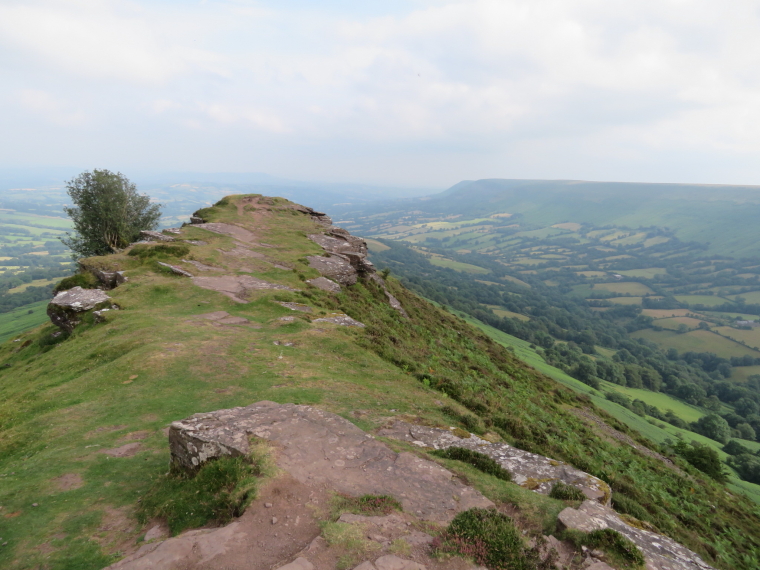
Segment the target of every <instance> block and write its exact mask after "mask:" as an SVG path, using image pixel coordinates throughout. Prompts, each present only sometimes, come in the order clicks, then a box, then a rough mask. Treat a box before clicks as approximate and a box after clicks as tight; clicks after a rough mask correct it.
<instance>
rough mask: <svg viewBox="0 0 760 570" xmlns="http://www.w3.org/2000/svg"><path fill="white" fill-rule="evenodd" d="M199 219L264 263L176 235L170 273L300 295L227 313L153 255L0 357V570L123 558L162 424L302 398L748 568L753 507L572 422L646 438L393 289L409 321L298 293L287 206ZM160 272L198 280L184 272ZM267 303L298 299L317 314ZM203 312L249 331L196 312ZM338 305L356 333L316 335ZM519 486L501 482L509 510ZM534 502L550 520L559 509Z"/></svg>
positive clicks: (136, 532) (726, 564)
mask: <svg viewBox="0 0 760 570" xmlns="http://www.w3.org/2000/svg"><path fill="white" fill-rule="evenodd" d="M203 216H204V217H206V218H207V219H210V220H211V221H217V222H231V223H236V224H238V225H241V226H243V227H245V228H247V229H249V230H250V231H251V232H253V234H254V235H255V240H254V241H253V242H251V244H250V247H249V249H250V250H253V251H255V252H256V253H257V254H258V256H257V257H249V256H245V255H243V254H240V249H239V248H235V244H234V240H233V239H232V238H231V237H228V236H225V235H220V234H217V233H212V232H209V231H206V230H203V229H200V228H196V227H187V228H185V229H184V230H183V234H182V236H181V237H182V238H183V239H190V240H202V241H203V242H205V245H189V248H190V252H189V254H186V255H185V257H184V259H190V260H194V261H197V262H202V263H203V264H206V265H208V266H212V267H215V268H220V269H219V271H218V273H224V274H227V275H240V274H248V275H254V276H256V277H257V278H260V279H264V280H266V281H269V282H272V283H276V284H280V285H286V286H289V287H292V288H295V289H299V290H300V291H298V292H288V291H274V290H260V291H255V292H252V293H250V296H249V299H248V300H249V302H248V303H245V304H240V303H235V302H233V301H232V300H230V299H229V298H227V297H226V296H224V295H222V294H220V293H216V292H213V291H208V290H205V289H201V288H199V287H197V286H195V285H194V284H193V283H192V281H191V280H189V279H187V278H185V277H179V276H176V275H173V274H172V273H171V272H170V271H167V270H166V269H165V268H163V267H162V266H160V265H158V264H157V263H156V261H157V260H159V259H162V256H165V255H167V254H165V253H157V254H156V256H154V257H151V256H143V257H142V258H141V257H139V256H129V255H126V254H120V255H115V256H109V257H107V258H99V259H95V260H91V261H90V263H91V264H99V265H101V266H107V267H109V268H116V267H118V268H120V269H122V270H124V271H125V272H126V274H127V276H128V277H129V282H128V283H126V284H124V285H122V286H120V287H118V288H117V289H114V290H112V291H111V292H109V294H110V295H111V297H112V298H113V301H114V302H115V303H117V304H118V305H119V306H120V307H121V310H119V311H110V312H108V313H106V315H107V320H106V322H105V323H102V324H97V325H93V324H85V325H82V326H80V327H79V328H77V329H76V330H75V332H74V333H73V334H72V335H71V336H70V337H68V338H65V337H64V336H63V335H61V336H59V337H57V338H55V337H52V334H51V333H53V332H54V330H55V329H54V328H53V327H52V326H51V325H45V326H43V327H40V328H38V329H35V330H33V331H30V332H28V333H25V334H24V335H23V336H22V342H19V343H14V342H6V343H5V344H3V345H0V481H1V482H2V484H1V485H0V506H1V507H2V509H0V536H2V541H3V542H5V541H7V542H8V544H7V545H6V546H3V547H2V549H0V567H2V568H12V569H22V568H42V567H44V568H50V569H64V568H71V569H74V568H76V569H86V568H93V569H94V568H99V567H101V566H103V565H105V564H106V563H108V562H110V561H112V560H114V558H117V557H119V556H120V555H121V554H122V553H124V552H127V551H129V550H130V549H133V548H134V545H135V541H136V540H137V539H139V537H140V536H141V532H140V528H139V526H138V524H137V522H136V518H135V515H134V513H135V507H136V505H137V504H138V501H139V499H140V496H141V495H144V494H145V493H146V491H147V490H148V489H149V488H150V485H151V482H152V480H153V479H155V478H156V477H158V476H159V475H161V474H162V473H164V472H165V471H166V465H167V460H168V449H167V444H166V437H165V435H164V432H163V430H164V428H165V427H166V426H167V424H168V423H169V422H171V421H173V420H177V419H180V418H183V417H186V416H188V415H190V414H192V413H196V412H202V411H210V410H214V409H219V408H226V407H232V406H238V405H247V404H250V403H252V402H255V401H258V400H262V399H268V400H273V401H277V402H283V403H284V402H296V403H303V404H315V405H317V406H320V407H323V408H325V409H328V410H330V411H333V412H336V413H338V414H341V415H343V416H344V417H346V418H348V419H350V420H351V421H354V422H355V423H357V424H358V425H359V426H360V427H362V428H363V429H368V430H372V429H374V428H376V427H378V426H380V425H382V424H383V423H384V422H386V421H387V420H388V418H389V417H392V416H394V415H403V416H405V417H406V418H407V419H416V421H421V422H426V423H430V424H433V425H454V424H458V425H460V426H462V427H464V428H466V429H469V430H470V431H473V432H478V433H482V432H485V431H490V432H492V433H495V434H498V435H499V436H501V437H502V438H503V439H505V440H506V441H508V442H510V443H513V444H515V445H517V446H519V447H522V448H524V449H528V450H531V451H535V452H538V453H542V454H546V455H548V456H551V457H555V458H557V459H561V460H564V461H567V462H569V463H571V464H573V465H575V466H577V467H579V468H581V469H584V470H586V471H588V472H590V473H592V474H594V475H596V476H598V477H600V478H602V479H604V480H605V481H607V482H608V483H609V484H610V486H611V487H612V490H613V493H614V495H613V497H614V498H613V501H614V504H615V506H616V508H617V509H618V510H620V511H623V512H628V513H629V514H631V515H633V516H636V517H638V518H641V519H645V520H646V521H648V522H649V523H651V524H653V525H655V526H656V527H658V528H659V529H660V530H661V531H662V532H663V533H665V534H668V535H670V536H672V537H673V538H675V539H676V540H679V541H680V542H682V543H684V544H686V545H687V546H688V547H689V548H691V549H693V550H695V551H697V552H698V553H700V555H702V556H703V557H704V558H705V559H706V560H708V561H710V562H711V563H712V564H714V565H715V566H717V567H720V568H726V569H728V568H742V569H747V570H749V569H750V568H756V567H758V564H760V539H759V538H757V537H758V536H760V517H759V516H758V514H757V512H756V510H755V508H754V507H753V506H751V505H748V504H747V503H746V501H745V500H744V499H743V498H741V497H735V496H734V495H732V494H730V493H727V492H726V490H725V488H723V487H721V486H718V485H716V484H715V483H713V482H712V481H710V480H706V479H704V477H703V476H702V475H701V474H700V473H699V472H696V471H694V470H691V469H690V468H686V467H684V468H685V469H687V470H688V471H689V472H690V473H691V475H690V477H689V478H685V477H683V476H681V475H679V474H678V473H676V472H675V471H673V470H671V469H669V468H668V467H666V466H665V465H664V464H663V463H662V462H660V461H658V460H656V459H653V458H651V457H647V456H644V455H642V454H640V453H638V452H636V451H634V450H633V448H631V447H630V446H627V445H624V444H621V443H619V442H616V441H613V440H611V439H608V438H606V437H605V436H603V435H601V434H599V433H598V430H597V429H596V428H595V427H593V426H591V425H589V424H587V423H586V422H585V421H584V420H583V419H581V417H579V416H578V415H577V414H576V413H575V412H574V410H576V409H583V408H585V409H587V410H590V411H591V412H592V413H594V414H596V415H597V416H599V417H601V418H604V419H605V421H606V422H607V423H608V424H609V425H610V426H613V427H615V428H616V429H618V430H620V431H622V432H627V433H629V434H630V435H631V437H634V438H636V439H638V441H640V442H641V443H642V444H644V445H647V444H648V443H647V441H646V440H644V439H643V438H641V437H640V436H638V435H637V434H635V433H634V432H632V431H631V430H629V428H628V427H626V426H625V425H624V424H623V423H621V422H619V421H617V420H615V419H613V418H612V417H611V416H609V415H607V414H606V413H605V412H604V411H602V410H600V409H598V408H596V407H595V406H594V405H593V403H592V402H591V401H590V400H589V399H588V398H587V397H583V396H582V395H581V396H579V395H576V394H575V393H574V392H572V391H570V390H569V389H567V388H565V387H563V386H561V385H560V384H558V383H556V382H555V381H554V380H552V379H551V378H549V377H547V376H545V375H544V374H542V373H541V372H539V371H537V370H535V369H533V368H531V367H530V366H528V365H527V364H525V363H524V362H522V361H521V360H519V359H518V358H516V357H515V356H514V355H513V354H512V353H511V352H510V351H508V350H506V349H505V348H504V347H502V346H501V345H499V344H497V343H496V342H494V341H493V340H492V339H490V338H488V337H487V336H486V335H484V334H483V333H482V332H480V331H477V330H476V329H474V328H473V327H472V326H470V325H469V324H468V323H466V322H465V321H463V320H462V319H460V318H459V317H457V316H455V315H452V314H450V313H448V312H446V311H445V310H442V309H439V308H436V307H434V306H432V305H431V304H429V303H428V302H426V301H424V300H422V299H420V298H419V297H417V296H415V295H413V294H411V293H410V292H409V291H407V290H405V289H404V288H403V287H401V286H400V285H399V284H398V283H397V282H395V281H394V280H392V279H391V280H389V281H388V286H389V288H390V289H391V292H392V293H393V294H394V295H395V296H396V297H397V298H398V299H399V300H400V302H401V303H402V305H403V306H404V308H405V309H406V311H407V312H408V313H409V318H408V319H405V318H403V317H401V316H400V315H399V313H398V312H396V311H395V310H394V309H392V308H391V307H390V306H389V305H388V303H387V298H386V296H385V293H384V291H383V290H382V289H381V288H380V287H379V286H378V285H377V284H376V283H373V282H366V283H363V282H360V283H358V284H356V285H354V286H351V287H348V288H344V289H343V291H342V292H341V293H340V294H338V295H332V294H329V293H326V292H324V291H321V290H318V289H315V288H312V287H309V286H308V285H307V284H306V283H305V280H306V279H309V278H312V277H316V276H317V273H316V271H314V270H313V269H310V268H309V267H308V265H307V263H306V261H305V256H307V255H319V254H321V249H320V248H319V247H318V246H317V245H316V244H315V243H313V242H312V241H310V240H308V239H307V238H306V235H307V234H310V233H316V232H319V231H321V230H320V227H319V226H318V225H317V224H315V223H314V222H313V221H312V220H311V219H310V217H309V216H307V215H304V214H303V213H300V212H298V211H296V210H294V209H293V208H292V207H291V205H290V204H289V203H288V202H287V201H284V200H278V199H260V198H258V197H240V196H237V197H232V198H230V199H226V200H224V201H222V202H221V203H220V204H219V205H217V206H216V207H214V208H210V209H207V210H204V212H203ZM236 250H237V251H238V253H235V251H236ZM225 252H226V253H225ZM163 261H165V262H169V263H174V264H180V265H182V266H183V267H184V268H185V269H187V270H189V271H191V272H196V270H195V268H194V267H193V266H192V265H190V264H184V263H182V262H181V261H179V259H178V258H172V257H164V258H163ZM275 264H276V265H278V266H280V267H290V268H292V269H288V270H286V269H282V268H277V267H275ZM211 274H214V272H213V271H212V272H211ZM277 301H297V302H300V303H304V304H307V305H309V306H310V307H312V309H313V313H312V314H311V315H309V314H304V313H298V312H293V311H291V310H290V309H287V308H285V307H283V306H281V305H280V304H278V303H277ZM213 311H227V312H228V313H230V314H231V315H234V316H240V317H244V318H246V319H248V320H249V321H250V324H247V325H237V326H233V325H219V324H215V323H214V322H213V321H209V320H207V319H203V318H199V317H198V316H199V315H202V314H207V313H210V312H213ZM336 311H342V312H345V313H347V314H348V315H350V316H351V317H353V318H355V319H358V320H359V321H361V322H363V323H365V324H366V328H364V329H349V328H345V327H340V326H337V325H332V324H328V323H320V322H314V321H313V318H314V317H320V316H326V315H328V314H329V313H332V312H336ZM282 317H295V318H294V319H292V320H281V319H282ZM27 341H29V342H27ZM130 444H134V445H130ZM124 446H129V447H124ZM115 449H119V450H121V452H114V451H113V450H115ZM108 450H112V451H111V454H110V455H109V454H107V453H103V452H104V451H108ZM118 455H125V456H122V457H118ZM523 491H524V490H523V489H521V488H519V487H517V486H516V485H515V486H514V494H513V495H511V497H512V498H511V499H508V500H509V501H515V502H517V500H516V499H515V497H517V496H519V494H520V492H523ZM503 500H507V499H503ZM547 501H548V499H547ZM542 508H543V509H544V512H550V513H551V512H553V513H555V514H556V511H557V505H555V504H554V503H552V504H551V505H549V506H546V505H544V506H543V507H542ZM550 518H551V517H550ZM548 526H551V520H550V521H548Z"/></svg>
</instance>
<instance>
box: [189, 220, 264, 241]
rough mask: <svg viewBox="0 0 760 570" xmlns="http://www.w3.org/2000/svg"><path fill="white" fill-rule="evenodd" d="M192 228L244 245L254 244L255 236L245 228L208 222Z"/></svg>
mask: <svg viewBox="0 0 760 570" xmlns="http://www.w3.org/2000/svg"><path fill="white" fill-rule="evenodd" d="M194 226H195V227H196V228H202V229H204V230H208V231H210V232H214V233H215V234H222V235H225V236H230V237H233V238H235V239H237V240H240V241H242V242H245V243H254V242H255V241H256V236H255V235H254V234H253V232H250V231H248V230H247V229H245V228H241V227H240V226H236V225H233V224H223V223H219V222H210V223H200V224H194Z"/></svg>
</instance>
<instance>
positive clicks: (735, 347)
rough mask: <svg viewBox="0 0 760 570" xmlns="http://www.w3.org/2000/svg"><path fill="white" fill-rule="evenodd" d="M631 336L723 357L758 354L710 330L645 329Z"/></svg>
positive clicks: (671, 346) (684, 350)
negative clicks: (681, 331)
mask: <svg viewBox="0 0 760 570" xmlns="http://www.w3.org/2000/svg"><path fill="white" fill-rule="evenodd" d="M631 336H633V337H634V338H644V339H646V340H649V341H652V342H655V343H657V344H659V345H660V346H662V347H663V348H665V349H666V350H667V349H668V348H675V349H676V350H677V351H678V352H680V353H684V352H712V353H714V354H717V355H718V356H720V357H722V358H731V357H732V356H745V355H749V356H752V357H756V356H758V352H757V351H756V350H752V349H750V348H747V347H745V346H742V345H741V344H739V343H737V342H734V341H732V340H729V339H727V338H724V337H722V336H719V335H717V334H714V333H712V332H710V331H703V330H697V331H691V332H688V333H684V334H679V333H676V332H671V331H654V330H652V329H644V330H640V331H636V332H635V333H633V334H632V335H631Z"/></svg>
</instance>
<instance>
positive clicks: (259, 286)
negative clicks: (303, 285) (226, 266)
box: [193, 275, 296, 303]
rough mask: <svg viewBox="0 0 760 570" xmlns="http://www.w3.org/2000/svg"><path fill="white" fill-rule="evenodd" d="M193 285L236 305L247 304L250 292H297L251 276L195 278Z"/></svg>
mask: <svg viewBox="0 0 760 570" xmlns="http://www.w3.org/2000/svg"><path fill="white" fill-rule="evenodd" d="M193 283H194V284H196V285H197V286H198V287H202V288H203V289H210V290H212V291H218V292H219V293H221V294H222V295H226V296H227V297H229V298H230V299H232V300H233V301H235V302H236V303H247V302H248V301H247V300H246V299H245V297H246V295H247V294H248V293H249V292H250V291H261V290H264V289H278V290H282V291H295V290H296V289H293V288H291V287H287V286H286V285H278V284H277V283H270V282H269V281H264V280H263V279H258V278H256V277H253V276H251V275H222V276H220V277H193Z"/></svg>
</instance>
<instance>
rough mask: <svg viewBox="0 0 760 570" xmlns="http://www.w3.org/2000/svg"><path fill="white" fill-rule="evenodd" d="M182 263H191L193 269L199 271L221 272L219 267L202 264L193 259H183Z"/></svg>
mask: <svg viewBox="0 0 760 570" xmlns="http://www.w3.org/2000/svg"><path fill="white" fill-rule="evenodd" d="M182 263H189V264H190V265H192V266H193V267H195V268H196V269H197V270H199V271H219V268H218V267H213V266H211V265H205V264H203V263H201V262H200V261H195V260H193V259H183V260H182Z"/></svg>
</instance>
